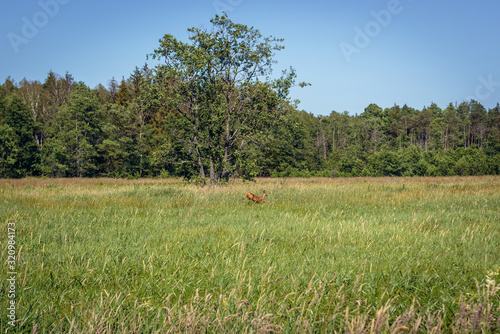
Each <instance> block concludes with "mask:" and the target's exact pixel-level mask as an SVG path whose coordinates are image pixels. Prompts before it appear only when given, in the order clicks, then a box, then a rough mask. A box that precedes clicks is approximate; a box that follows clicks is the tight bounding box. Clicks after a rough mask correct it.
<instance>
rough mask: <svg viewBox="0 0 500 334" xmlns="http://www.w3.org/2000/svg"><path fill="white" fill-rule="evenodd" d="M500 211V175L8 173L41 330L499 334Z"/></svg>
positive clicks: (5, 216) (7, 216)
mask: <svg viewBox="0 0 500 334" xmlns="http://www.w3.org/2000/svg"><path fill="white" fill-rule="evenodd" d="M263 189H265V190H266V192H267V193H268V197H266V200H267V203H265V204H256V203H253V202H251V201H248V200H247V199H242V198H243V196H244V194H245V193H247V192H253V193H256V194H259V193H261V192H262V190H263ZM499 207H500V178H498V177H477V178H355V179H321V178H312V179H259V180H258V181H257V182H256V183H248V182H241V181H237V182H235V183H233V184H230V185H228V186H224V187H203V188H200V187H197V186H195V185H190V184H186V183H183V182H181V181H179V180H134V181H125V180H114V179H90V180H85V179H83V180H82V179H67V180H62V179H55V180H51V179H24V180H0V208H1V214H0V222H1V224H2V230H3V231H6V230H7V223H8V222H15V223H16V227H17V232H16V243H17V244H16V246H17V251H19V255H18V258H19V260H18V262H17V272H18V280H17V289H18V297H16V301H17V303H18V311H17V319H20V320H19V322H18V323H17V324H16V325H17V326H18V327H17V329H19V328H23V329H24V330H25V331H27V332H32V331H33V328H34V326H35V327H36V330H37V331H38V332H51V331H54V332H60V331H63V332H69V331H78V332H113V333H114V332H127V333H128V332H144V333H149V332H155V331H156V332H166V331H171V332H205V331H211V332H245V331H256V332H270V331H277V332H297V331H298V332H335V331H336V332H346V331H352V332H354V331H357V332H360V333H363V332H374V333H379V332H395V331H409V332H415V333H417V332H418V333H420V332H436V333H439V332H451V331H453V330H454V331H455V332H473V331H479V332H480V331H483V332H485V333H494V332H495V331H498V330H500V323H499V321H500V319H499V315H500V301H499V293H498V282H499V280H500V277H499V276H500V250H499V247H498V245H500V224H499V222H500V210H499V209H498V208H499ZM5 233H6V232H5ZM21 247H22V248H21ZM2 248H3V257H4V258H5V259H6V258H7V255H6V243H4V244H3V247H2ZM3 275H4V276H3V277H2V281H1V283H0V284H1V285H2V291H6V287H7V282H6V274H3ZM5 297H6V293H5ZM5 300H7V298H5ZM4 305H6V304H4ZM479 310H480V311H479ZM5 312H6V308H5V307H4V308H3V309H2V310H1V311H0V313H1V314H0V316H1V317H2V321H1V323H2V331H5V329H6V328H8V327H9V326H8V325H7V324H6V320H5V319H7V318H6V313H5Z"/></svg>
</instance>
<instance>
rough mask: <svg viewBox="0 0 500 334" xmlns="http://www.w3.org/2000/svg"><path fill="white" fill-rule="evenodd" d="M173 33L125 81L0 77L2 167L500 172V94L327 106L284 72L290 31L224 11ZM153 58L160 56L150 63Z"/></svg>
mask: <svg viewBox="0 0 500 334" xmlns="http://www.w3.org/2000/svg"><path fill="white" fill-rule="evenodd" d="M211 23H212V29H211V30H208V29H204V28H203V29H202V28H190V29H188V30H189V32H190V34H191V37H190V39H189V42H188V43H185V42H182V41H179V40H177V39H176V38H175V37H173V36H172V35H169V34H167V35H165V36H164V37H163V38H162V39H161V40H160V41H159V47H158V48H157V49H156V50H154V51H153V52H152V53H151V54H149V55H148V60H150V63H148V64H146V65H144V66H143V67H142V68H139V67H136V68H135V70H134V71H133V72H132V74H131V75H130V76H129V77H128V78H122V80H121V81H120V82H118V81H116V80H115V79H114V78H113V79H112V80H111V81H110V82H109V83H108V84H107V85H106V86H104V85H102V84H99V85H98V86H97V87H95V88H90V87H88V86H87V85H86V84H85V83H83V82H77V81H75V80H74V78H73V77H72V75H71V74H69V73H66V74H65V75H64V76H61V75H58V74H56V73H54V72H52V71H50V72H49V73H48V75H47V77H46V78H45V80H44V81H43V82H39V81H31V80H27V79H23V80H22V81H20V82H18V83H16V82H14V80H12V79H11V78H7V79H6V80H5V82H4V83H3V84H2V85H0V177H4V178H18V177H25V176H48V177H128V178H138V177H168V176H177V177H184V178H185V179H188V180H199V181H200V182H205V181H204V180H205V179H207V180H209V181H210V182H211V183H219V182H227V181H229V180H230V179H231V178H234V177H241V178H245V179H253V178H254V177H257V176H272V177H285V176H298V177H308V176H327V177H336V176H446V175H485V174H499V173H500V106H499V105H498V104H497V106H496V107H494V108H492V109H489V110H487V109H486V108H485V107H484V106H482V105H481V104H480V103H479V102H478V101H475V100H470V101H463V102H461V103H459V104H458V103H450V104H449V105H448V106H446V107H445V108H444V109H442V108H440V107H439V106H437V105H436V104H435V103H431V104H430V105H429V106H426V107H424V108H423V109H421V110H418V109H415V108H412V107H409V106H407V105H404V106H398V105H394V106H388V107H386V108H382V107H379V106H377V105H376V104H370V105H369V106H367V107H366V108H365V110H364V111H363V112H361V113H360V114H355V115H350V114H349V113H347V112H344V113H338V112H335V111H332V112H331V114H330V115H319V116H315V115H313V114H311V113H308V112H305V111H302V110H299V109H298V106H297V104H296V101H292V100H291V98H290V90H291V89H292V88H293V87H295V86H300V87H305V86H308V84H307V83H304V82H303V83H298V84H297V83H296V80H295V79H296V73H295V70H294V69H293V68H290V69H288V70H286V71H283V73H281V75H280V76H276V75H274V74H273V71H272V70H273V65H274V64H275V61H274V55H275V53H276V52H278V51H280V50H282V49H283V44H282V43H283V40H282V39H278V38H274V37H264V36H262V35H261V34H260V32H259V31H258V30H257V29H255V28H253V27H248V26H246V25H241V24H237V23H234V22H232V21H231V20H230V19H229V18H228V17H227V15H223V16H216V17H215V18H214V19H212V21H211ZM151 63H152V65H151Z"/></svg>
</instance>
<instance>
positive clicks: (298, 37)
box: [0, 0, 500, 115]
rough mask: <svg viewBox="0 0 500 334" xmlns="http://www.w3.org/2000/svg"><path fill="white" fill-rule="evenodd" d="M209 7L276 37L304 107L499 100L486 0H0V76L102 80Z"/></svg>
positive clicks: (137, 61) (494, 12)
mask: <svg viewBox="0 0 500 334" xmlns="http://www.w3.org/2000/svg"><path fill="white" fill-rule="evenodd" d="M220 10H226V11H227V13H228V14H229V16H230V18H231V19H232V20H233V21H234V22H237V23H243V24H247V25H249V26H254V27H255V28H258V29H259V30H260V31H261V32H262V34H263V35H265V36H268V35H273V36H275V37H282V38H284V39H285V42H284V45H285V47H286V48H285V50H283V51H280V52H279V53H278V54H277V55H276V59H277V60H278V64H276V66H275V73H280V72H281V70H283V69H286V68H288V67H289V66H293V67H294V68H295V69H296V70H297V73H298V81H307V82H309V83H311V84H312V86H310V87H306V88H303V89H301V88H294V89H293V90H292V92H291V97H292V99H299V100H300V101H301V103H300V105H299V107H300V108H301V109H304V110H306V111H308V112H312V113H314V114H316V115H328V114H330V112H331V111H332V110H335V111H337V112H343V111H348V112H349V113H350V114H351V115H354V114H359V113H361V112H363V110H364V108H366V107H367V106H368V105H369V104H370V103H376V104H378V105H379V106H381V107H383V108H386V107H391V106H392V105H393V104H394V103H396V104H399V105H404V104H405V103H406V104H408V105H409V106H411V107H413V108H417V109H421V108H423V107H424V106H428V105H430V104H431V103H432V102H434V103H437V104H438V106H440V107H442V108H445V107H446V106H447V105H448V103H450V102H453V103H454V102H458V103H460V102H462V101H464V100H469V99H471V98H473V99H475V100H478V101H479V102H480V103H482V104H483V105H484V106H485V107H487V108H492V107H494V106H495V105H496V104H497V102H500V62H499V60H500V57H499V56H500V20H499V19H498V14H499V13H500V1H498V0H480V1H472V0H471V1H464V0H456V1H453V2H451V1H430V0H399V1H398V0H384V1H379V0H372V1H368V0H360V1H352V0H338V1H323V0H319V1H314V0H312V1H297V0H288V1H271V0H267V1H263V0H262V1H261V0H257V1H251V0H182V1H160V0H142V1H131V0H121V1H117V0H114V1H105V0H101V1H95V0H87V1H82V0H24V1H2V2H1V4H0V50H1V53H0V64H1V66H0V82H3V81H4V80H5V78H7V77H8V76H11V77H12V78H13V79H15V80H16V81H17V82H19V81H20V80H22V79H23V78H24V77H25V78H27V79H29V80H40V81H43V80H44V79H45V77H46V76H47V73H48V72H49V71H50V70H53V71H54V72H56V73H58V74H61V75H64V74H65V73H66V71H68V72H70V73H71V74H72V75H73V76H74V78H75V80H77V81H83V82H85V83H86V84H87V85H89V86H90V87H92V88H93V87H95V86H96V85H97V84H99V83H102V84H104V85H106V86H107V84H108V83H109V81H110V79H111V78H112V77H115V78H116V79H117V80H120V79H121V78H122V76H124V77H125V78H127V77H129V76H130V74H131V73H132V71H133V70H134V68H135V66H138V67H142V65H143V64H144V63H145V62H146V54H148V53H150V52H152V51H153V50H154V49H155V48H156V47H157V46H158V40H159V39H160V38H161V37H162V36H163V35H164V34H166V33H170V34H172V35H174V36H175V37H177V38H179V39H181V40H185V41H187V37H188V33H187V31H186V30H187V28H188V27H192V26H196V27H199V26H204V27H207V28H210V19H211V18H213V17H214V16H215V14H217V13H219V12H220Z"/></svg>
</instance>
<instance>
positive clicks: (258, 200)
mask: <svg viewBox="0 0 500 334" xmlns="http://www.w3.org/2000/svg"><path fill="white" fill-rule="evenodd" d="M266 195H267V193H266V191H265V190H262V196H261V197H258V196H255V195H254V194H252V193H248V194H246V195H245V197H243V199H245V198H248V199H249V200H252V201H254V202H255V203H265V202H266V201H264V197H266Z"/></svg>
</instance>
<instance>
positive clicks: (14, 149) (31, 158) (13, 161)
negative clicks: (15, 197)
mask: <svg viewBox="0 0 500 334" xmlns="http://www.w3.org/2000/svg"><path fill="white" fill-rule="evenodd" d="M35 133H36V124H35V122H34V121H33V117H32V116H31V114H30V112H29V110H28V107H27V106H26V105H25V104H24V103H23V101H22V100H21V98H19V97H17V96H15V95H12V96H9V97H8V98H7V99H6V100H5V101H4V100H2V99H1V98H0V177H11V178H18V177H25V176H27V175H37V174H38V172H39V168H40V152H39V148H38V145H37V143H36V141H35Z"/></svg>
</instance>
